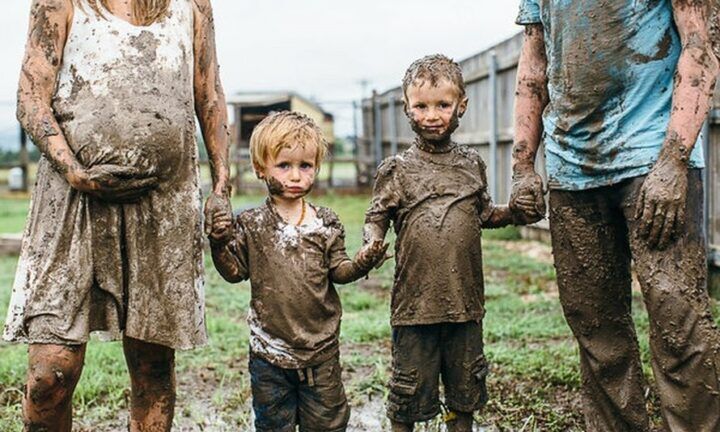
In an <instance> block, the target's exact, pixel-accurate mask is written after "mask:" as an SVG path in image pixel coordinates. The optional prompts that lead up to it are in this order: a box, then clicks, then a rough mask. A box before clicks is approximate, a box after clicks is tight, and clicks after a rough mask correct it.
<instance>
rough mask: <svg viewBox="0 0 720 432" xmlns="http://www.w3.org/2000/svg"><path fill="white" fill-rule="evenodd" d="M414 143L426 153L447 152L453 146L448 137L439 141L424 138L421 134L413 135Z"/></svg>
mask: <svg viewBox="0 0 720 432" xmlns="http://www.w3.org/2000/svg"><path fill="white" fill-rule="evenodd" d="M415 145H416V146H417V148H419V149H420V150H422V151H425V152H428V153H447V152H449V151H450V150H452V149H453V148H454V147H455V143H454V142H452V139H450V137H448V138H447V139H444V140H441V141H431V140H426V139H425V138H423V137H422V136H420V135H418V136H416V137H415Z"/></svg>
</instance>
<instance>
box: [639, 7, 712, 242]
mask: <svg viewBox="0 0 720 432" xmlns="http://www.w3.org/2000/svg"><path fill="white" fill-rule="evenodd" d="M711 3H712V2H710V1H697V0H673V1H672V7H673V14H674V17H675V24H676V25H677V29H678V32H679V33H680V41H681V43H682V51H681V53H680V58H679V59H678V64H677V70H676V72H675V83H674V88H673V96H672V110H671V112H670V121H669V123H668V129H667V134H666V137H665V142H664V144H663V147H662V150H661V151H660V155H659V157H658V160H657V162H656V163H655V165H654V166H653V168H652V170H651V171H650V173H649V174H648V176H647V178H646V179H645V182H644V183H643V187H642V189H641V191H640V195H639V198H638V202H637V207H636V218H638V219H639V222H640V223H639V226H640V234H641V235H642V236H644V237H645V238H646V239H647V241H648V245H649V246H650V247H651V248H659V249H664V248H665V247H667V246H668V244H670V243H671V242H672V239H673V238H674V237H675V235H676V234H677V233H678V232H680V231H681V230H682V227H683V225H684V223H685V204H686V199H687V188H688V186H687V169H688V166H689V165H688V164H689V160H690V154H691V152H692V150H693V147H694V146H695V142H696V141H697V137H698V135H699V133H700V129H701V127H702V124H703V122H704V121H705V119H706V118H707V114H708V111H709V109H710V104H711V98H712V95H713V91H714V88H715V81H716V78H717V75H718V71H719V66H718V59H717V57H715V55H714V53H713V47H712V42H711V40H710V5H711Z"/></svg>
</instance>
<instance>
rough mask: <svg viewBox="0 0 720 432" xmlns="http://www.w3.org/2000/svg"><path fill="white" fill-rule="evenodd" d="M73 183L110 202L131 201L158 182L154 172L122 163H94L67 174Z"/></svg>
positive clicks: (134, 200)
mask: <svg viewBox="0 0 720 432" xmlns="http://www.w3.org/2000/svg"><path fill="white" fill-rule="evenodd" d="M67 179H68V182H69V183H70V186H72V187H73V188H74V189H76V190H78V191H80V192H83V193H86V194H88V195H92V196H94V197H96V198H99V199H101V200H103V201H107V202H111V203H118V204H123V203H132V202H136V201H138V200H139V199H140V198H142V197H143V196H144V195H147V193H148V192H150V191H151V190H152V189H154V188H156V187H157V185H158V178H157V176H156V175H154V174H148V173H147V172H141V171H140V170H138V169H137V168H134V167H127V166H121V165H110V164H105V165H95V166H93V167H90V168H81V169H78V170H74V171H73V172H72V173H68V176H67Z"/></svg>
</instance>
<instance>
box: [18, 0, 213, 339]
mask: <svg viewBox="0 0 720 432" xmlns="http://www.w3.org/2000/svg"><path fill="white" fill-rule="evenodd" d="M98 3H99V2H98ZM193 64H194V62H193V6H192V2H191V0H172V1H171V6H170V9H169V11H168V15H167V16H166V17H165V18H164V19H162V20H161V21H159V22H157V23H155V24H152V25H150V26H146V27H139V26H134V25H132V24H130V23H128V22H125V21H123V20H122V19H120V18H118V17H115V16H114V15H112V14H110V13H109V12H107V11H105V13H104V17H100V16H97V15H96V14H95V13H93V11H92V10H91V9H90V8H89V7H85V8H82V7H75V11H74V17H73V22H72V27H71V30H70V34H69V35H68V39H67V43H66V45H65V50H64V57H63V65H62V69H61V71H60V73H59V77H58V86H57V90H56V93H55V97H54V99H53V109H54V111H55V116H56V118H57V119H58V121H59V123H60V126H61V128H62V131H63V133H64V135H65V137H66V139H67V141H68V144H69V145H70V147H71V148H72V149H73V151H74V152H75V154H76V155H77V157H78V159H79V160H80V162H81V163H82V164H83V165H85V166H86V167H90V166H94V165H97V164H115V165H123V166H128V165H129V166H134V167H136V168H139V169H140V170H143V171H145V170H146V171H148V172H150V173H154V174H156V175H157V176H158V177H159V179H160V183H159V185H158V187H157V188H156V189H154V190H152V191H151V192H150V193H148V195H146V196H144V197H143V198H142V199H141V200H140V202H138V203H134V204H111V203H107V202H103V201H100V200H98V199H95V198H92V197H90V196H88V195H86V194H83V193H80V192H78V191H76V190H74V189H72V188H71V187H70V186H69V184H68V183H67V182H66V180H65V178H64V177H63V176H62V175H61V174H59V173H58V172H56V171H55V170H54V169H53V168H52V166H51V165H50V164H49V162H48V161H47V160H45V159H44V158H43V159H41V161H40V164H39V167H38V175H37V183H36V185H35V190H34V193H33V198H32V203H31V208H30V215H29V218H28V223H27V226H26V229H25V233H24V238H23V244H22V252H21V256H20V261H19V263H18V268H17V273H16V276H15V282H14V286H13V292H12V298H11V302H10V308H9V311H8V317H7V321H6V326H5V331H4V338H5V339H6V340H8V341H15V342H28V343H53V344H79V343H84V342H86V341H87V340H88V337H89V334H90V333H91V332H95V331H98V332H103V333H104V336H105V337H109V338H110V339H117V338H119V337H121V336H122V335H123V334H124V335H127V336H129V337H132V338H135V339H139V340H142V341H146V342H150V343H156V344H160V345H164V346H168V347H171V348H176V349H189V348H193V347H197V346H201V345H204V344H205V343H206V341H207V336H206V326H205V311H204V303H203V297H204V292H203V254H202V236H203V233H202V225H201V196H200V188H199V175H198V167H197V158H198V155H197V147H196V142H195V113H194V99H193V95H194V91H193ZM101 336H102V335H101Z"/></svg>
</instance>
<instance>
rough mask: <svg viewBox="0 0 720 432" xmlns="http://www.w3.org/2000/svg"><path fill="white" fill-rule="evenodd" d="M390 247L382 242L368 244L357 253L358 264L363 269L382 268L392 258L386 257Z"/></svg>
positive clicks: (376, 241) (356, 260)
mask: <svg viewBox="0 0 720 432" xmlns="http://www.w3.org/2000/svg"><path fill="white" fill-rule="evenodd" d="M389 246H390V244H389V243H385V244H383V242H382V240H375V241H373V242H372V243H368V244H366V245H365V246H363V247H362V249H360V251H359V252H358V253H357V256H356V257H355V262H356V264H357V265H358V266H360V267H361V268H363V269H371V268H373V267H375V268H380V266H382V264H383V263H384V262H385V261H387V260H388V259H389V258H391V257H388V256H387V255H386V252H387V250H388V247H389Z"/></svg>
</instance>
